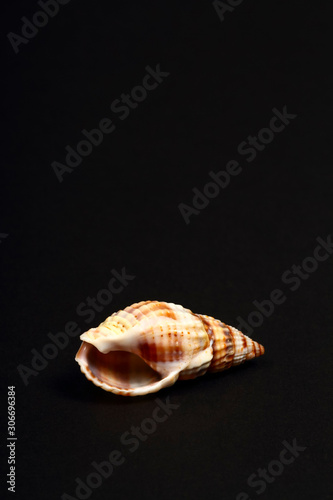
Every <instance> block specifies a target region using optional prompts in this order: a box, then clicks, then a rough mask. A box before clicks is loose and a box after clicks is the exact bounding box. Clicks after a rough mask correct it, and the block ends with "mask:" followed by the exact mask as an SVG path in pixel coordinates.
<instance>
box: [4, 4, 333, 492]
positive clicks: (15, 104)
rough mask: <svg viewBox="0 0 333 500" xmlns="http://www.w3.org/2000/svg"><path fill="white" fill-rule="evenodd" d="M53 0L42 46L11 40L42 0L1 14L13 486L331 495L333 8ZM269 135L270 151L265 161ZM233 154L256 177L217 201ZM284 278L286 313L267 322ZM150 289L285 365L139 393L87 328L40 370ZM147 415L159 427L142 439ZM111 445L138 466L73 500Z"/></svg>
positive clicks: (259, 362)
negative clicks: (102, 378)
mask: <svg viewBox="0 0 333 500" xmlns="http://www.w3.org/2000/svg"><path fill="white" fill-rule="evenodd" d="M63 1H64V0H63ZM51 3H52V2H51ZM237 3H238V5H236V4H237ZM52 4H53V10H54V12H53V18H50V19H49V20H48V22H47V24H46V25H45V26H41V27H40V28H38V32H36V30H35V29H34V28H33V27H32V28H31V27H30V31H29V28H28V31H27V32H26V34H28V35H29V36H30V39H29V38H26V37H25V38H24V40H25V42H24V41H22V39H18V38H15V36H14V35H10V37H9V38H8V37H7V35H8V33H10V32H12V33H14V34H15V35H20V36H22V27H23V25H24V23H25V22H26V21H25V20H23V21H22V20H21V18H22V17H24V16H25V17H26V19H28V20H30V21H31V20H32V19H33V18H34V16H35V13H36V12H38V11H41V7H40V6H39V5H38V3H37V2H36V1H32V0H29V1H26V0H25V1H19V0H15V1H14V2H11V5H10V7H8V5H6V6H5V5H3V6H2V16H1V18H2V19H1V32H2V42H1V48H2V50H3V52H4V59H3V63H2V77H1V80H2V81H3V83H4V84H5V85H4V87H3V91H2V96H3V101H4V103H3V113H2V119H3V130H2V134H1V137H2V138H3V144H2V154H1V156H2V160H3V161H2V163H3V173H2V176H1V196H0V203H1V214H2V221H1V227H0V233H1V239H0V242H1V244H0V254H1V262H2V267H1V276H2V277H1V284H2V291H1V304H2V306H3V313H2V315H1V319H2V329H1V331H2V334H1V340H2V342H3V347H2V351H1V352H2V363H1V365H2V368H3V374H2V376H1V382H2V384H3V392H2V394H3V395H2V397H1V400H2V416H3V417H6V404H7V397H6V394H7V385H10V386H11V385H15V387H16V420H17V422H16V435H17V438H18V439H17V442H16V465H15V466H16V496H15V498H17V499H18V500H21V499H26V498H34V499H35V500H44V499H46V498H47V499H60V498H61V495H63V494H64V493H67V494H68V495H71V497H73V498H79V496H80V495H81V498H83V497H84V495H86V497H87V498H88V497H89V498H95V499H96V500H97V499H101V500H104V499H111V498H112V499H115V498H144V499H147V498H149V499H150V498H151V499H155V498H160V499H184V498H185V499H196V498H202V497H207V498H210V499H212V500H215V499H216V500H217V499H222V498H223V499H230V500H234V499H237V500H245V499H248V498H250V499H255V498H267V499H273V500H275V499H278V500H281V499H282V498H283V499H284V500H294V499H296V498H297V499H299V498H302V499H304V500H312V499H321V500H324V499H325V500H326V499H329V498H333V492H332V481H331V479H330V474H331V466H332V462H331V461H330V457H331V455H330V451H331V448H330V445H331V443H332V440H331V434H330V427H329V423H330V419H331V413H330V409H329V401H330V399H329V398H330V395H329V391H328V386H329V382H330V380H331V377H332V373H331V370H330V366H331V358H332V355H331V351H332V341H331V335H332V333H331V332H332V321H333V316H332V289H331V287H330V281H329V276H330V274H329V273H330V271H332V258H333V257H332V255H331V254H332V248H331V246H330V236H329V235H330V233H331V232H332V215H333V211H332V202H331V198H332V166H331V165H332V143H331V136H332V126H331V122H332V103H331V85H332V69H331V61H330V60H331V54H330V51H329V46H330V43H331V41H332V40H331V36H330V31H331V17H332V13H333V12H332V10H333V9H332V6H331V4H330V2H328V1H327V2H321V3H320V6H319V5H318V6H317V5H316V4H314V3H313V2H296V1H291V2H290V1H288V2H283V1H275V0H274V1H271V2H267V1H253V0H244V1H243V2H241V1H240V2H236V1H235V0H233V2H232V1H230V4H228V3H227V0H226V2H225V4H224V6H223V4H222V2H220V4H216V7H214V5H213V4H212V2H211V1H203V0H202V1H193V0H192V1H182V2H179V1H178V2H164V3H162V4H160V3H159V2H148V1H141V2H134V1H127V2H106V1H104V2H103V1H99V2H87V1H80V2H78V1H76V0H72V1H70V2H68V3H67V4H63V5H60V6H59V12H55V11H56V7H54V3H52ZM231 4H233V7H232V6H231ZM48 8H49V9H52V5H51V6H49V7H48ZM223 11H225V12H224V13H223ZM34 19H35V21H36V20H37V21H36V22H37V23H39V24H45V22H46V20H47V19H48V18H47V17H46V20H45V16H39V17H38V16H37V17H35V18H34ZM13 37H14V38H13ZM13 40H14V41H13ZM14 46H15V47H16V49H15V50H16V52H17V53H15V50H14ZM157 65H159V70H160V71H161V72H162V73H164V76H161V77H157V78H158V79H161V80H162V81H161V82H160V83H159V84H158V86H157V87H156V88H155V89H153V90H149V91H148V93H147V96H146V97H145V98H144V93H143V92H142V91H141V90H140V89H139V90H138V89H136V90H134V92H135V93H136V94H135V95H137V96H138V98H139V99H142V101H141V102H139V103H138V106H137V107H135V108H134V107H133V109H131V110H130V113H129V114H128V116H126V118H125V114H126V115H127V112H126V111H125V110H124V109H123V111H122V112H121V111H119V108H118V111H117V112H114V111H111V109H110V105H111V104H112V103H113V102H114V101H115V100H116V99H121V97H120V96H121V95H122V94H123V93H124V94H128V93H131V92H132V89H133V88H134V87H136V86H138V85H141V84H142V81H143V79H144V77H145V75H147V71H148V70H147V69H146V68H147V67H148V66H149V67H150V68H151V69H150V71H152V70H156V67H157ZM157 69H158V68H157ZM146 82H148V80H146ZM149 84H150V85H153V78H150V79H149ZM140 92H141V94H140ZM132 102H133V101H132ZM114 106H116V107H117V106H119V103H117V102H116V103H115V104H114ZM134 106H135V104H134ZM273 110H275V111H273ZM283 110H284V112H285V113H287V114H288V115H292V117H289V119H288V117H287V118H284V120H285V124H284V129H283V130H280V131H279V132H277V131H275V132H274V131H273V133H272V132H270V131H269V130H264V131H262V129H265V128H266V129H267V127H269V126H270V123H271V126H273V128H274V127H275V128H276V127H278V128H279V129H280V128H281V129H282V128H283V127H282V122H281V121H276V120H273V121H271V119H272V117H273V116H274V114H275V115H276V113H279V112H280V113H283ZM104 118H109V119H110V120H112V125H111V124H110V122H103V124H104V125H105V124H108V126H109V127H111V126H113V127H115V128H114V130H113V132H111V133H109V134H105V135H104V137H103V142H102V143H101V144H100V145H98V146H91V147H90V148H91V153H90V154H89V155H87V156H85V157H83V158H82V161H81V163H80V164H79V165H77V166H76V167H75V168H74V167H73V168H72V171H69V169H68V168H67V170H68V171H67V172H62V174H61V175H60V174H58V177H57V175H56V173H55V169H57V168H63V167H59V163H61V164H62V165H65V157H66V150H65V148H66V146H70V147H72V148H74V149H76V147H77V145H78V143H79V142H80V141H81V140H83V139H85V137H84V136H83V134H82V132H81V131H82V130H83V129H86V130H87V131H91V130H92V129H95V128H96V127H98V125H99V123H100V122H101V120H103V119H104ZM122 118H123V119H122ZM287 121H289V123H287ZM258 133H259V136H260V137H261V138H262V141H264V142H265V141H266V143H265V144H263V142H262V141H259V143H257V148H258V149H257V150H256V149H254V150H253V151H255V152H253V153H251V152H249V151H248V150H247V148H248V147H249V146H248V144H247V142H248V140H255V139H248V137H249V136H255V137H258ZM96 137H97V135H95V141H96V140H98V137H97V139H96ZM244 141H245V143H244ZM241 143H243V145H241ZM83 147H84V146H83ZM88 147H89V145H88ZM239 148H241V149H239ZM259 149H260V150H259ZM246 150H247V152H245V151H246ZM253 156H255V158H253V159H252V157H253ZM231 160H234V162H237V163H238V168H237V172H238V175H233V176H231V178H230V181H229V184H228V185H227V186H225V187H224V188H222V187H221V188H220V189H219V192H218V190H217V188H216V187H215V188H214V186H210V187H207V186H206V185H207V183H208V182H210V181H212V179H211V177H210V175H209V174H210V172H214V173H215V174H216V175H219V176H220V179H221V178H223V179H224V181H225V179H226V176H225V174H219V172H221V171H225V170H226V168H227V164H228V162H230V161H231ZM249 160H252V161H249ZM72 161H74V160H73V158H72ZM76 161H77V162H79V160H76ZM54 162H58V165H57V166H55V164H54ZM52 165H53V166H52ZM233 165H234V168H236V167H235V165H237V164H236V163H233ZM229 166H230V164H229ZM234 173H235V172H234ZM59 176H60V177H59ZM60 178H61V180H62V182H60V181H59V179H60ZM225 184H226V181H225ZM194 188H197V190H198V191H195V192H194V191H193V189H194ZM204 190H206V194H207V193H208V194H209V196H211V198H210V199H207V198H206V199H204V198H201V197H200V195H198V192H200V193H203V192H204ZM207 190H208V191H207ZM217 192H218V194H217ZM195 193H197V199H195V200H193V198H194V196H195ZM212 195H215V197H212ZM193 203H194V204H195V205H193ZM180 204H184V205H181V207H182V210H183V211H184V210H189V212H188V214H189V215H188V218H187V221H188V223H186V222H185V217H184V216H183V215H182V213H181V210H180V207H179V205H180ZM200 204H201V205H200ZM185 205H186V206H187V207H185V208H184V206H185ZM198 207H199V208H198ZM193 209H194V210H193ZM191 210H192V211H191ZM318 238H321V240H317V239H318ZM322 241H324V242H326V243H325V245H326V247H327V248H326V250H324V249H323V247H322V249H321V250H320V251H319V250H318V249H317V251H318V253H317V251H316V248H317V247H318V245H319V244H320V242H322ZM321 244H322V243H321ZM315 251H316V256H317V258H316V259H315V258H314V257H313V255H314V252H315ZM326 257H327V258H326ZM318 258H319V259H320V261H319V260H318ZM324 258H325V260H324ZM304 259H305V260H304ZM293 266H301V267H300V268H294V269H293ZM304 266H305V268H306V269H307V271H308V272H306V271H304ZM123 268H125V272H126V273H127V274H128V275H130V276H131V277H133V276H135V278H134V279H129V280H128V285H127V286H124V288H123V290H122V291H121V292H120V293H118V294H115V295H114V296H113V298H112V302H111V303H109V304H108V305H104V306H101V305H99V306H98V308H99V310H98V311H94V312H93V313H91V314H90V315H89V314H88V313H86V314H85V315H84V314H83V313H84V311H86V309H85V306H84V305H83V306H82V302H86V300H87V297H89V296H90V297H92V298H94V297H96V296H97V295H98V293H99V291H100V290H102V289H105V288H106V287H107V284H108V282H109V280H110V278H111V276H112V275H111V270H116V271H118V272H119V273H120V272H122V269H123ZM123 272H124V271H123ZM294 273H299V277H296V275H295V274H294ZM331 276H332V274H331ZM276 289H279V290H281V293H280V302H281V303H280V304H276V305H271V306H270V305H269V303H267V302H264V303H263V304H264V305H265V307H266V311H267V312H266V317H265V318H264V317H263V316H262V315H260V314H258V312H257V313H254V311H258V307H257V306H258V303H262V301H264V300H268V299H269V298H270V295H271V294H272V292H273V291H274V290H276ZM101 296H102V295H100V297H101ZM273 296H274V297H276V295H274V294H273ZM104 299H105V295H104ZM147 299H150V300H153V299H158V300H165V301H170V302H175V303H180V304H182V305H184V306H185V307H188V308H190V309H192V310H193V311H194V312H197V313H203V314H208V315H212V316H214V317H217V318H219V319H221V320H222V321H224V322H226V323H228V324H231V325H234V326H238V325H239V322H240V321H243V320H244V321H246V322H247V323H249V322H250V323H252V327H251V325H250V326H249V328H250V329H249V332H250V337H252V338H254V339H255V340H257V341H259V342H261V343H262V344H263V345H264V346H265V348H266V353H265V356H263V357H261V358H258V359H256V360H253V361H251V362H248V363H247V364H245V365H243V366H241V367H239V368H233V369H232V370H230V371H228V372H225V373H223V374H217V375H211V376H205V377H201V378H199V379H197V380H194V381H190V382H178V383H177V384H176V385H175V386H173V387H170V388H168V389H165V390H163V391H161V392H160V393H159V394H152V395H148V396H145V397H137V398H124V397H120V396H115V395H113V394H111V393H107V392H104V391H102V390H101V389H98V388H96V387H95V386H93V385H92V384H91V383H89V382H88V381H87V380H86V379H85V377H84V376H83V375H82V374H81V373H80V371H79V368H78V365H77V364H76V363H75V361H74V356H75V353H76V351H77V349H78V347H79V345H80V341H79V337H78V335H75V333H74V335H73V336H72V337H70V339H69V341H68V344H67V346H65V347H64V348H63V349H62V350H61V349H59V352H58V353H57V355H55V357H54V359H50V360H49V361H48V364H47V366H45V368H43V369H42V364H43V361H42V360H39V365H38V370H34V371H31V372H29V371H26V370H33V365H32V362H33V356H34V355H35V354H36V351H37V352H38V353H42V352H43V349H44V348H45V345H46V344H50V343H52V342H51V341H50V336H49V334H50V333H51V334H53V335H55V334H57V333H58V332H63V331H64V329H65V328H66V325H67V328H68V329H69V328H70V327H71V326H72V327H73V325H70V326H68V322H74V323H76V325H77V326H76V327H73V328H74V330H75V328H76V332H78V330H80V331H81V332H83V331H85V330H86V329H87V328H90V327H92V326H97V325H98V324H99V323H100V322H101V321H103V320H104V319H105V317H107V316H108V315H109V314H111V313H112V312H114V311H116V310H118V309H121V308H123V307H125V306H127V305H130V304H132V303H134V302H137V301H140V300H147ZM254 301H258V302H257V303H256V304H257V306H256V305H255V304H254ZM282 302H283V303H282ZM80 304H81V309H80V311H81V313H80V314H79V313H78V311H77V308H78V307H80ZM259 307H261V306H259ZM273 309H274V310H273ZM88 316H89V318H90V323H89V324H88V322H89V318H88ZM244 328H245V329H246V328H247V327H246V326H245V327H244ZM65 338H66V337H63V339H65ZM63 342H65V340H63ZM33 349H36V351H33V353H34V354H33V353H32V352H31V350H33ZM48 352H49V355H51V356H52V355H53V354H54V349H53V350H52V348H50V350H49V351H48ZM35 362H37V361H35ZM20 365H21V366H20ZM18 366H19V370H21V374H22V373H25V376H21V375H20V374H19V371H18V368H17V367H18ZM35 367H36V365H35ZM23 379H25V382H24V380H23ZM156 398H159V400H160V401H162V402H164V403H165V401H166V400H167V401H169V404H172V405H173V407H172V409H169V410H168V411H169V413H170V414H169V415H168V414H167V413H165V415H167V416H168V418H167V419H166V420H165V421H163V422H159V423H158V424H156V425H155V424H151V421H147V420H145V419H147V418H151V416H152V413H153V411H154V409H155V408H156V405H157V402H156ZM167 398H169V399H167ZM162 413H163V412H162V411H161V413H160V415H162ZM6 425H7V422H6V418H4V420H3V425H2V445H3V448H5V444H6V442H7V441H6V437H7V427H6ZM149 425H151V426H152V427H149ZM154 425H155V428H154ZM132 426H134V427H141V426H143V428H145V429H147V431H148V432H151V433H150V434H149V435H147V433H146V434H143V437H142V438H136V439H137V441H135V440H134V441H132V444H131V445H130V444H128V443H127V444H126V442H125V444H124V442H123V441H126V439H125V438H124V437H123V438H122V436H123V435H124V433H126V432H127V433H128V434H126V437H127V439H129V437H128V436H129V434H131V433H132V432H134V431H133V430H132ZM132 439H134V438H132ZM295 440H296V445H297V447H299V448H298V450H299V451H297V450H296V451H295V452H294V455H295V456H294V461H293V462H292V463H291V460H292V458H291V457H292V455H291V452H288V453H287V455H284V454H282V456H283V457H287V459H288V461H290V463H289V464H286V463H285V464H284V465H283V464H282V465H281V462H280V459H281V456H280V453H281V452H282V451H283V450H284V449H285V447H286V443H287V444H288V445H289V446H293V443H294V445H295ZM8 450H9V448H7V451H6V452H5V454H4V455H5V456H4V459H3V462H2V463H3V468H2V469H3V477H2V479H3V492H4V493H3V495H5V496H6V495H7V496H8V498H11V497H14V495H13V494H12V493H10V492H8V491H7V489H6V484H5V480H4V476H5V474H7V473H8V467H9V465H8V464H7V455H8ZM112 450H118V451H119V453H120V454H121V457H123V458H122V459H120V458H119V457H120V455H117V454H115V455H114V456H117V457H118V460H119V461H121V462H123V463H121V464H118V465H115V466H114V469H113V471H112V474H111V475H110V476H109V477H108V478H104V479H103V480H99V476H96V477H95V476H91V478H90V480H91V481H94V480H95V481H96V482H97V483H98V482H101V483H102V484H101V485H100V486H99V487H97V488H95V489H93V490H92V493H91V494H89V490H87V491H86V493H84V492H83V490H82V491H81V490H80V491H79V493H75V488H76V484H77V483H76V478H80V479H81V480H82V481H83V482H84V483H86V480H87V476H89V474H91V473H92V472H93V471H94V467H93V465H92V462H96V463H100V462H102V461H105V460H107V459H108V457H109V455H110V453H111V452H112ZM279 457H280V458H279ZM279 464H280V465H279ZM260 469H265V470H266V469H267V471H268V472H267V474H268V476H265V477H267V479H263V478H259V475H261V474H266V473H265V472H260ZM105 470H106V469H105ZM97 483H96V484H97ZM242 492H243V494H242ZM77 495H79V496H77ZM89 495H90V496H89ZM63 498H67V497H66V496H64V497H63ZM69 498H70V497H69Z"/></svg>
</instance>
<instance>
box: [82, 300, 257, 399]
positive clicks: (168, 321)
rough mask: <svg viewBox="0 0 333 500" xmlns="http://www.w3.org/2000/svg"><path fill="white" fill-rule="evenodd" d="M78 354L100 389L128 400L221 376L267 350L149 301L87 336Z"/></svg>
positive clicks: (205, 319)
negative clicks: (212, 375) (201, 377)
mask: <svg viewBox="0 0 333 500" xmlns="http://www.w3.org/2000/svg"><path fill="white" fill-rule="evenodd" d="M80 338H81V340H82V341H83V342H82V344H81V347H80V349H79V351H78V353H77V355H76V358H75V359H76V361H77V362H78V363H79V365H80V368H81V371H82V372H83V373H84V374H85V376H86V377H87V378H88V379H89V380H91V381H92V382H93V383H94V384H95V385H97V386H98V387H101V388H102V389H104V390H106V391H111V392H113V393H115V394H121V395H124V396H138V395H143V394H148V393H150V392H156V391H159V390H160V389H162V388H163V387H167V386H170V385H172V384H174V383H175V382H176V380H177V379H178V378H179V379H182V380H184V379H192V378H195V377H198V376H199V375H204V374H205V373H206V372H207V371H209V372H217V371H222V370H226V369H227V368H230V367H231V366H234V365H239V364H241V363H243V362H244V361H246V360H247V359H251V358H254V357H256V356H260V355H261V354H263V353H264V348H263V346H261V345H260V344H258V343H257V342H254V341H253V340H251V339H250V338H249V337H247V336H246V335H243V334H242V333H241V332H240V331H239V330H237V329H236V328H233V327H232V326H228V325H225V324H224V323H222V322H221V321H219V320H217V319H214V318H212V317H210V316H204V315H201V314H194V313H192V311H190V310H189V309H185V308H184V307H182V306H180V305H176V304H172V303H167V302H158V301H145V302H139V303H138V304H133V305H132V306H129V307H126V308H125V309H124V310H122V311H118V312H116V313H113V314H112V315H111V316H109V317H108V318H107V319H106V320H105V321H104V322H103V323H101V324H100V325H99V326H98V327H97V328H91V329H90V330H88V331H87V332H85V333H83V334H82V335H81V337H80Z"/></svg>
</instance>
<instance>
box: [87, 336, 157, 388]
mask: <svg viewBox="0 0 333 500" xmlns="http://www.w3.org/2000/svg"><path fill="white" fill-rule="evenodd" d="M82 347H83V350H82V352H81V354H82V357H83V360H84V364H85V365H86V367H88V368H89V371H90V372H91V373H92V375H93V377H95V378H96V379H98V380H99V381H100V382H102V383H104V384H107V385H108V386H109V387H110V389H111V388H112V389H113V388H117V389H120V390H125V391H126V390H133V389H134V388H138V387H144V386H147V385H150V384H153V383H155V382H158V381H160V380H161V379H162V377H161V375H160V374H159V373H158V372H156V371H155V370H153V369H152V368H151V367H150V366H149V365H148V364H147V363H146V362H145V361H144V360H143V359H142V358H140V357H139V356H137V355H136V354H133V353H131V352H127V351H110V352H108V353H107V354H103V353H101V352H100V351H99V350H98V349H97V348H96V347H95V346H93V345H91V344H87V343H86V342H84V343H83V346H82ZM82 357H81V356H80V358H81V360H82Z"/></svg>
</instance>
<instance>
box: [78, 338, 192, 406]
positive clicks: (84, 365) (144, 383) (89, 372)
mask: <svg viewBox="0 0 333 500" xmlns="http://www.w3.org/2000/svg"><path fill="white" fill-rule="evenodd" d="M82 336H84V334H83V335H82ZM82 336H81V337H82ZM98 351H99V353H100V355H101V357H102V356H103V354H104V353H103V352H102V351H100V350H99V349H97V347H95V346H94V345H93V344H92V343H91V342H90V343H87V342H85V341H84V342H82V344H81V347H80V349H79V351H78V353H77V355H76V357H75V360H76V361H77V362H78V363H79V365H80V369H81V372H82V373H83V374H84V375H85V376H86V377H87V379H88V380H90V381H91V382H93V383H94V384H95V385H96V386H97V387H100V388H101V389H104V390H105V391H108V392H113V393H114V394H118V395H122V396H142V395H145V394H149V393H153V392H157V391H159V390H160V389H163V388H164V387H168V386H170V385H173V384H174V383H175V382H176V380H177V379H178V377H179V373H180V371H181V369H182V367H178V369H177V370H174V371H171V372H170V373H167V374H166V375H165V376H164V377H162V375H161V374H159V373H158V372H156V371H154V370H153V369H152V368H151V367H150V366H149V365H148V364H147V363H145V361H144V360H142V359H141V358H140V357H139V356H136V355H135V354H133V353H131V352H129V351H123V350H120V349H119V351H110V352H108V353H106V354H111V355H115V356H117V357H118V363H120V364H121V363H123V361H124V355H128V356H129V357H131V356H135V358H136V360H134V362H135V361H137V363H138V366H137V369H136V371H135V373H133V379H131V380H129V379H128V372H126V371H123V370H122V371H121V372H120V371H119V372H118V374H119V378H117V377H114V378H112V377H111V376H109V377H107V378H106V377H103V376H102V375H101V373H100V372H98V370H96V371H95V373H94V368H92V366H93V364H92V363H91V362H89V357H90V356H91V354H93V355H96V354H97V355H98ZM114 359H116V358H114ZM139 364H141V366H139ZM144 365H145V367H146V370H145V369H144ZM112 368H113V372H114V371H115V368H114V364H113V367H112ZM144 371H145V372H146V375H145V373H144ZM139 372H140V375H141V377H140V376H139ZM124 374H125V375H126V378H122V376H123V375H124ZM154 374H155V377H154ZM154 378H155V380H154ZM112 381H113V382H112ZM134 381H135V382H134ZM126 382H127V385H126ZM129 383H130V384H131V385H130V386H129V385H128V384H129ZM140 384H141V385H140Z"/></svg>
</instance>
